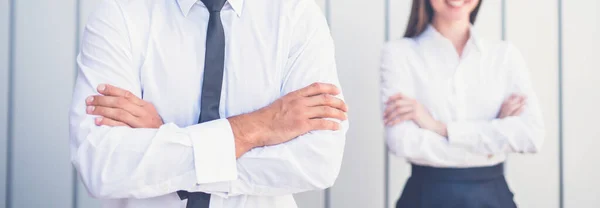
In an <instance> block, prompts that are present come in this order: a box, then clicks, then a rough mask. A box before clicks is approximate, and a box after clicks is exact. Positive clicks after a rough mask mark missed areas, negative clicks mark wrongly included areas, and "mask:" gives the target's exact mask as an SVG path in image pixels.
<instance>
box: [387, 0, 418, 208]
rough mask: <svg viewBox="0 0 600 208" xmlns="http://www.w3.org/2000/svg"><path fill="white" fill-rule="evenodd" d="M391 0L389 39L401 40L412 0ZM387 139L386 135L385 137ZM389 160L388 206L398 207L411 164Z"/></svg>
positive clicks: (390, 207)
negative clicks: (397, 202) (397, 203)
mask: <svg viewBox="0 0 600 208" xmlns="http://www.w3.org/2000/svg"><path fill="white" fill-rule="evenodd" d="M388 1H389V8H387V9H388V11H389V20H388V21H389V25H388V32H389V34H388V35H389V39H390V40H391V41H393V40H399V39H402V38H403V36H404V32H405V30H406V25H407V24H408V19H409V16H410V9H411V6H412V0H388ZM383 138H384V139H383V141H385V137H383ZM388 157H389V160H388V174H389V178H388V181H386V183H387V189H388V197H387V198H388V207H389V208H392V207H396V201H397V200H398V198H399V197H400V194H401V193H402V188H404V184H405V183H406V180H407V179H408V177H409V176H410V164H409V163H408V162H406V159H404V158H400V157H396V156H395V155H392V154H390V155H389V156H388Z"/></svg>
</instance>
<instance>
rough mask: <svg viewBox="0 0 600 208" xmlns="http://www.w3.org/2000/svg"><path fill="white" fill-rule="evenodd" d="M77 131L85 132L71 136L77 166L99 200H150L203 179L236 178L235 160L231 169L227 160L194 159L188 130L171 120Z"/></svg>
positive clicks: (211, 180)
mask: <svg viewBox="0 0 600 208" xmlns="http://www.w3.org/2000/svg"><path fill="white" fill-rule="evenodd" d="M92 125H93V124H92ZM73 135H85V136H83V137H77V136H75V137H74V138H73V141H74V143H78V145H73V146H74V147H75V149H73V152H72V159H73V164H74V166H75V167H76V169H77V170H78V172H79V174H80V175H81V177H82V180H83V182H84V183H85V184H86V187H87V188H88V191H89V192H90V193H91V194H92V195H93V196H95V197H98V198H131V197H132V198H148V197H155V196H160V195H164V194H168V193H172V192H175V191H177V190H189V189H191V188H193V186H194V185H195V184H197V183H199V182H207V183H208V182H217V181H227V180H233V179H235V172H236V170H235V161H234V160H233V161H232V162H229V163H230V165H229V168H228V169H229V170H227V168H226V167H227V166H226V165H225V164H226V163H227V161H225V160H223V161H220V162H219V163H220V164H216V165H210V164H204V165H202V166H199V164H198V163H195V162H196V161H195V160H194V157H195V156H194V153H195V152H194V151H195V150H194V149H193V144H192V143H191V142H190V136H189V133H188V132H186V130H185V129H181V128H178V127H177V126H175V125H173V124H167V125H164V126H163V127H161V128H160V129H131V128H128V127H93V128H85V127H84V128H81V129H78V130H76V132H74V133H73ZM215 148H216V147H215ZM221 151H226V150H221ZM231 152H232V153H233V151H231ZM200 171H201V173H202V174H199V173H200Z"/></svg>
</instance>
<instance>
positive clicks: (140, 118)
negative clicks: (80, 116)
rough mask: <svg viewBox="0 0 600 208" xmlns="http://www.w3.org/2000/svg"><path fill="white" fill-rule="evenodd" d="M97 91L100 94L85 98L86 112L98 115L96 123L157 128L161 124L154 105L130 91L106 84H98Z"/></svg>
mask: <svg viewBox="0 0 600 208" xmlns="http://www.w3.org/2000/svg"><path fill="white" fill-rule="evenodd" d="M98 92H99V93H100V94H101V95H95V96H90V97H88V98H87V99H86V100H85V104H86V105H87V109H86V112H87V114H90V115H97V116H100V117H98V118H96V121H95V122H96V125H98V126H103V125H104V126H130V127H133V128H158V127H160V126H162V125H163V121H162V118H161V117H160V115H158V112H157V111H156V108H154V105H152V103H149V102H146V101H144V100H142V99H140V98H138V97H136V96H135V95H133V94H132V93H131V92H129V91H127V90H124V89H121V88H118V87H115V86H111V85H107V84H101V85H99V86H98Z"/></svg>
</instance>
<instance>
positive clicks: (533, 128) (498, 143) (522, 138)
mask: <svg viewBox="0 0 600 208" xmlns="http://www.w3.org/2000/svg"><path fill="white" fill-rule="evenodd" d="M448 140H449V142H450V144H451V145H456V146H461V147H465V148H468V149H470V150H471V151H474V152H478V153H481V154H486V155H487V154H497V153H507V152H517V153H535V152H538V151H539V150H540V149H541V146H542V143H543V140H544V127H543V123H541V121H539V120H537V119H531V118H527V117H522V116H520V117H515V116H513V117H507V118H504V119H494V120H491V121H463V122H450V123H448Z"/></svg>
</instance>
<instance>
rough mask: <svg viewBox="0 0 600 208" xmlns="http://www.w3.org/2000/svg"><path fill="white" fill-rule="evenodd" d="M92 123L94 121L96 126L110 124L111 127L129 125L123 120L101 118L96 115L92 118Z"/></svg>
mask: <svg viewBox="0 0 600 208" xmlns="http://www.w3.org/2000/svg"><path fill="white" fill-rule="evenodd" d="M94 123H96V125H98V126H111V127H115V126H129V125H127V124H125V123H123V122H119V121H115V120H112V119H110V118H103V117H98V118H96V119H95V120H94Z"/></svg>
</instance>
